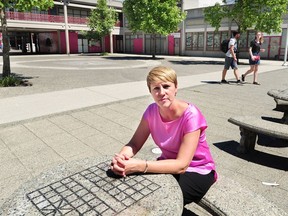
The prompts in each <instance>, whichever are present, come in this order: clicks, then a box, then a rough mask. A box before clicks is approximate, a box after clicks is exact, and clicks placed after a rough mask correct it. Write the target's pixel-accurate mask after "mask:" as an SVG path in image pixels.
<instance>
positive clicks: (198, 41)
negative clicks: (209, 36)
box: [186, 32, 204, 50]
mask: <svg viewBox="0 0 288 216" xmlns="http://www.w3.org/2000/svg"><path fill="white" fill-rule="evenodd" d="M203 49H204V33H203V32H193V33H186V50H203Z"/></svg>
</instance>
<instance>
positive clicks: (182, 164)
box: [121, 129, 200, 174]
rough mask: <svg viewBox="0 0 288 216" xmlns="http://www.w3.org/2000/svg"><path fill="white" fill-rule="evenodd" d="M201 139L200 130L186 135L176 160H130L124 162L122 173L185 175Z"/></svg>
mask: <svg viewBox="0 0 288 216" xmlns="http://www.w3.org/2000/svg"><path fill="white" fill-rule="evenodd" d="M199 137H200V129H199V130H197V131H194V132H190V133H187V134H185V135H184V137H183V140H182V143H181V145H180V149H179V152H178V154H177V158H176V159H167V160H158V161H145V160H138V159H133V158H130V159H129V160H123V161H122V162H123V167H122V170H121V171H123V173H125V174H131V173H134V172H144V171H146V172H149V173H170V174H180V173H184V172H185V171H186V169H187V168H188V166H189V164H190V162H191V160H192V158H193V156H194V154H195V151H196V148H197V146H198V142H199ZM146 163H147V165H146ZM146 168H147V169H146Z"/></svg>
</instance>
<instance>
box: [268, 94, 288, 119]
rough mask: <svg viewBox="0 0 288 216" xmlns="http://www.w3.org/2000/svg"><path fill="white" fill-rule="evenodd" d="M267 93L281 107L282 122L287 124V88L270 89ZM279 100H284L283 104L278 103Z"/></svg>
mask: <svg viewBox="0 0 288 216" xmlns="http://www.w3.org/2000/svg"><path fill="white" fill-rule="evenodd" d="M267 94H268V95H269V96H271V97H273V98H274V100H275V101H276V104H277V106H279V107H281V110H282V111H283V112H284V114H283V118H282V120H283V123H284V124H288V89H285V90H277V89H271V90H269V91H268V92H267ZM279 101H284V102H285V104H282V105H280V104H279Z"/></svg>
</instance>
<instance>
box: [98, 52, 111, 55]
mask: <svg viewBox="0 0 288 216" xmlns="http://www.w3.org/2000/svg"><path fill="white" fill-rule="evenodd" d="M107 55H109V53H108V52H102V53H100V56H107Z"/></svg>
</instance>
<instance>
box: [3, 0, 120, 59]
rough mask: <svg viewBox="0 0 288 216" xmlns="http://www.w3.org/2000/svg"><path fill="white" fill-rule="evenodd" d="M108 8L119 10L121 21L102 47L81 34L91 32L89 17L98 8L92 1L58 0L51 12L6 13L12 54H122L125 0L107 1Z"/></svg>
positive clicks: (118, 20) (11, 11) (118, 21)
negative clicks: (112, 52)
mask: <svg viewBox="0 0 288 216" xmlns="http://www.w3.org/2000/svg"><path fill="white" fill-rule="evenodd" d="M108 5H109V6H111V7H113V8H114V9H115V10H116V12H117V16H118V19H117V22H116V23H115V27H114V29H113V31H112V33H111V35H107V37H105V38H104V39H103V42H104V43H103V47H100V43H99V42H97V41H88V40H87V39H85V38H84V37H83V36H82V35H81V31H85V30H89V28H88V26H87V17H88V16H89V13H90V12H91V9H93V8H95V7H96V4H95V1H93V0H81V1H80V0H78V1H77V0H76V1H73V0H64V1H63V0H58V1H54V7H53V8H51V9H49V10H48V11H39V10H36V9H35V10H32V11H31V12H18V11H16V10H14V9H10V10H6V17H7V26H8V32H9V40H10V52H11V53H68V54H70V53H86V52H101V51H112V50H113V49H114V50H115V51H116V52H123V36H122V35H123V34H122V33H121V29H122V26H123V25H122V23H123V22H122V20H123V14H122V1H117V0H108ZM0 39H1V38H0ZM113 42H114V43H113ZM110 46H111V47H110Z"/></svg>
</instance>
